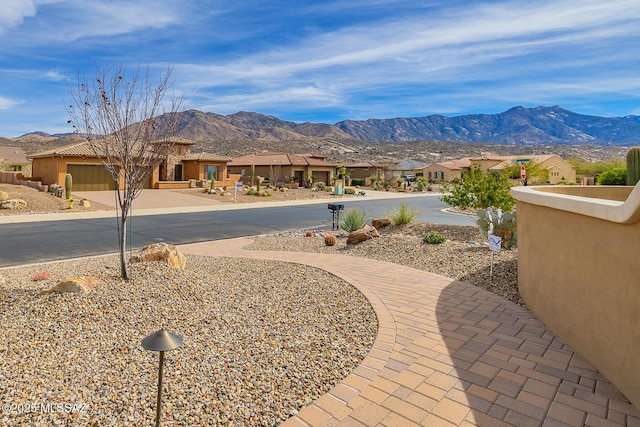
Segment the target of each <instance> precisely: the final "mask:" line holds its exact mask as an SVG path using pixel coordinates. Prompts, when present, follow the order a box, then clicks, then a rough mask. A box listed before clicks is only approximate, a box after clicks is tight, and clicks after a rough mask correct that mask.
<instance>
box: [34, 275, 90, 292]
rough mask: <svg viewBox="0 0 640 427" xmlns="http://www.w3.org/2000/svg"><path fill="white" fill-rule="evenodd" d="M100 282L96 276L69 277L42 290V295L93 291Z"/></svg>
mask: <svg viewBox="0 0 640 427" xmlns="http://www.w3.org/2000/svg"><path fill="white" fill-rule="evenodd" d="M98 284H100V280H98V279H96V278H95V277H91V276H85V277H67V278H66V279H64V280H63V281H62V282H58V283H57V284H56V285H55V286H53V287H51V288H49V289H45V290H43V291H41V292H40V295H45V294H51V293H57V294H80V293H88V292H91V290H92V289H93V288H95V287H96V286H98Z"/></svg>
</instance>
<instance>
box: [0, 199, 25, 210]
mask: <svg viewBox="0 0 640 427" xmlns="http://www.w3.org/2000/svg"><path fill="white" fill-rule="evenodd" d="M26 207H27V202H25V201H24V200H22V199H10V200H4V201H2V202H0V209H20V208H26Z"/></svg>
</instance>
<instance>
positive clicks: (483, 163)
mask: <svg viewBox="0 0 640 427" xmlns="http://www.w3.org/2000/svg"><path fill="white" fill-rule="evenodd" d="M471 162H472V164H474V165H477V166H479V167H480V169H481V170H482V171H483V172H484V173H487V172H488V171H500V170H503V169H505V168H508V167H511V166H513V165H514V163H516V164H518V163H524V164H525V165H526V163H535V164H536V165H539V167H540V168H541V169H543V170H547V171H548V172H549V177H548V181H547V182H546V183H541V184H558V183H559V182H560V181H566V182H576V168H575V166H573V165H572V164H571V163H569V162H567V161H566V160H564V159H563V158H562V157H560V156H558V155H557V154H532V155H526V156H497V157H488V158H473V159H471Z"/></svg>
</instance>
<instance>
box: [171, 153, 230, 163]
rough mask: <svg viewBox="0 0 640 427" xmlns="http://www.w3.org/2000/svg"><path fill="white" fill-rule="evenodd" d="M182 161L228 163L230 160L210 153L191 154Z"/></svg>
mask: <svg viewBox="0 0 640 427" xmlns="http://www.w3.org/2000/svg"><path fill="white" fill-rule="evenodd" d="M182 160H196V161H199V162H230V161H231V159H229V158H227V157H223V156H220V155H218V154H212V153H206V152H204V151H203V152H202V153H191V154H190V155H189V156H187V157H185V158H183V159H182Z"/></svg>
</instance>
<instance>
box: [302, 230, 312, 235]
mask: <svg viewBox="0 0 640 427" xmlns="http://www.w3.org/2000/svg"><path fill="white" fill-rule="evenodd" d="M304 237H313V231H311V230H307V231H306V232H305V233H304Z"/></svg>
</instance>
